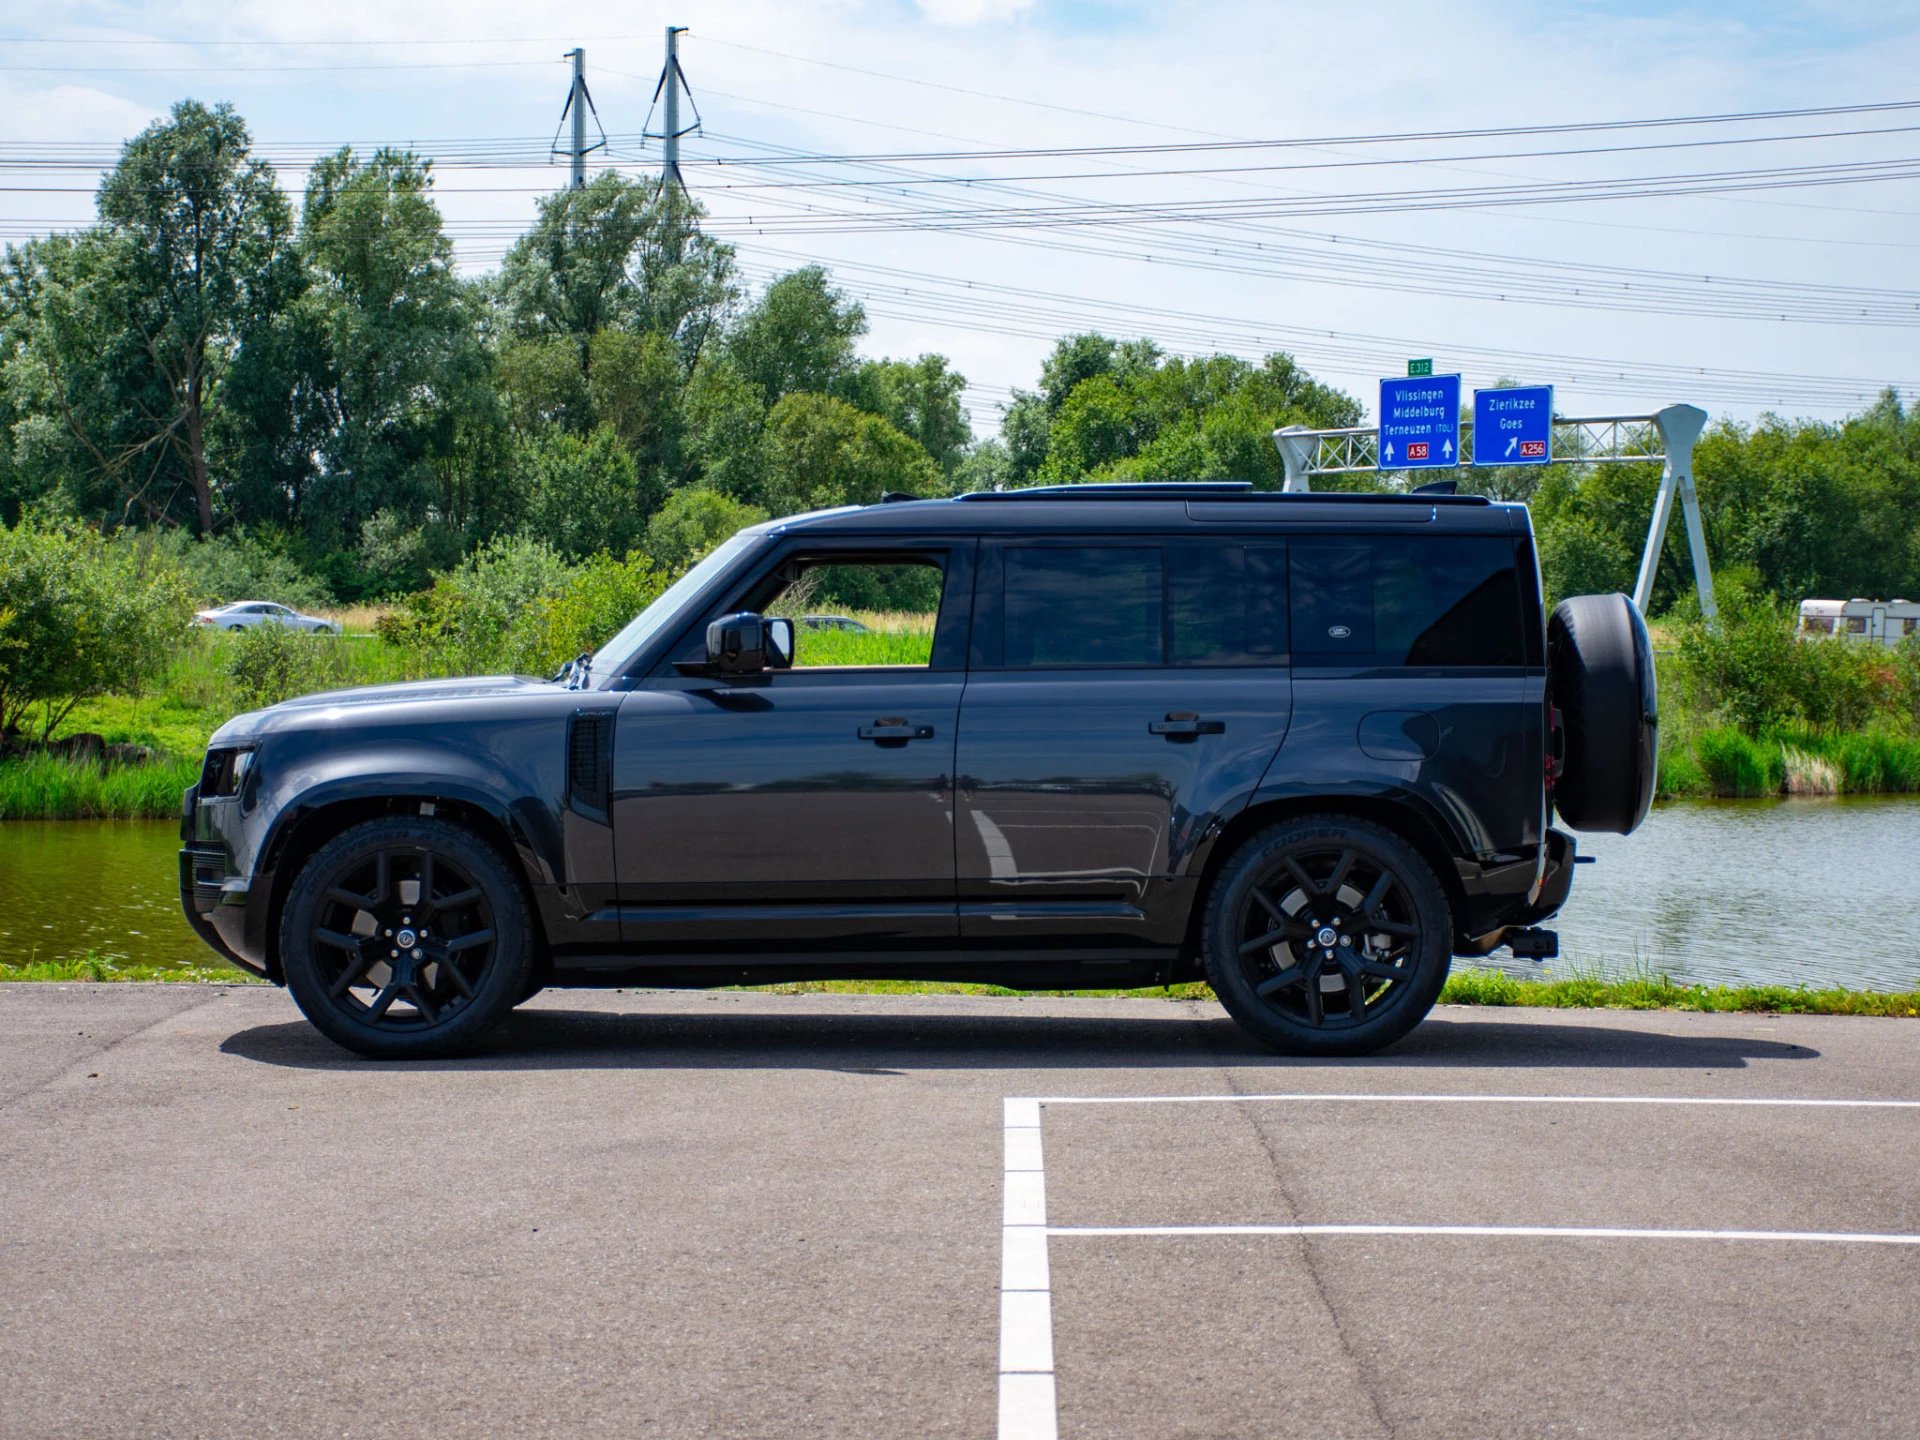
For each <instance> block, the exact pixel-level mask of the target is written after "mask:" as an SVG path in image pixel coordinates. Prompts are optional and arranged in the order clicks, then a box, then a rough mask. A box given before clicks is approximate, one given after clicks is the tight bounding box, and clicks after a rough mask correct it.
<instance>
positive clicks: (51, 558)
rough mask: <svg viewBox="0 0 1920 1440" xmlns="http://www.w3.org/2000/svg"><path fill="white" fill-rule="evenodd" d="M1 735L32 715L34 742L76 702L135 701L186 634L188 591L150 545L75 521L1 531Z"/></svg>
mask: <svg viewBox="0 0 1920 1440" xmlns="http://www.w3.org/2000/svg"><path fill="white" fill-rule="evenodd" d="M0 617H4V624H0V734H4V733H5V732H7V731H9V730H13V729H17V728H19V727H20V726H21V725H22V723H23V722H24V721H25V720H26V719H27V718H28V715H29V714H30V713H34V712H36V711H37V714H36V716H35V718H36V719H37V720H38V722H39V730H40V737H41V738H42V739H45V738H46V737H47V736H48V735H51V734H52V733H53V731H54V727H56V726H57V725H59V723H60V722H61V721H62V720H63V719H65V718H66V716H67V714H68V713H69V712H70V711H71V710H72V709H73V707H74V706H75V705H77V704H78V703H79V702H80V701H82V700H84V699H86V698H87V697H89V696H92V695H100V694H104V693H106V692H107V691H110V690H113V691H120V692H122V693H128V694H138V693H140V691H141V690H142V689H143V688H144V687H145V686H147V685H148V684H149V683H151V682H152V681H153V680H154V679H155V678H156V677H157V676H158V675H159V673H160V672H161V671H162V670H163V669H165V667H166V665H167V663H168V661H169V660H170V659H171V658H172V657H173V654H174V652H175V651H176V650H177V649H178V648H179V647H180V645H181V644H182V642H183V641H184V639H185V637H186V633H187V617H188V603H187V587H186V584H185V581H184V580H183V578H182V576H181V574H180V571H179V569H178V568H177V567H176V566H175V565H173V564H171V563H170V562H169V561H168V560H167V558H166V557H165V556H164V555H163V554H161V553H159V552H158V551H157V550H155V549H154V548H153V547H147V546H133V545H108V544H107V543H106V542H105V541H103V540H102V539H101V538H100V536H99V535H98V534H97V533H96V532H94V531H92V530H89V529H87V528H86V527H85V526H82V525H79V524H76V523H74V522H71V521H53V522H44V523H42V522H28V521H23V522H22V523H21V524H19V525H17V526H15V527H13V528H11V529H8V528H6V527H4V526H0Z"/></svg>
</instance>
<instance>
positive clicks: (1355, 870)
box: [1201, 815, 1453, 1055]
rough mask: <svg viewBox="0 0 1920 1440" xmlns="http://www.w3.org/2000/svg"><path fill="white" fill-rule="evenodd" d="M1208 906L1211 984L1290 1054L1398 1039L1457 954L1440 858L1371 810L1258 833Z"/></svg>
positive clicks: (1206, 954) (1370, 1048) (1204, 942)
mask: <svg viewBox="0 0 1920 1440" xmlns="http://www.w3.org/2000/svg"><path fill="white" fill-rule="evenodd" d="M1206 906H1207V909H1206V915H1205V921H1204V928H1203V930H1202V932H1201V934H1202V939H1201V946H1202V956H1201V958H1202V961H1203V963H1204V965H1205V967H1206V973H1207V980H1208V983H1210V984H1211V985H1212V986H1213V991H1214V994H1216V995H1218V996H1219V997H1220V1003H1221V1004H1222V1005H1224V1006H1226V1008H1227V1013H1228V1014H1230V1015H1232V1016H1233V1018H1234V1019H1235V1020H1237V1021H1239V1022H1240V1024H1241V1025H1242V1026H1244V1027H1245V1028H1246V1029H1247V1030H1249V1031H1250V1032H1252V1033H1253V1034H1254V1035H1255V1036H1256V1037H1258V1038H1259V1039H1260V1040H1262V1041H1263V1042H1265V1043H1266V1044H1267V1045H1269V1046H1271V1047H1272V1048H1273V1049H1275V1050H1277V1051H1279V1052H1280V1053H1281V1054H1283V1055H1370V1054H1372V1053H1373V1052H1374V1051H1376V1050H1379V1049H1381V1048H1383V1047H1384V1046H1387V1045H1391V1044H1392V1043H1393V1042H1394V1041H1396V1040H1398V1039H1400V1038H1401V1037H1402V1036H1403V1035H1405V1034H1406V1033H1407V1032H1408V1031H1409V1030H1411V1029H1413V1027H1414V1026H1416V1025H1418V1024H1419V1023H1420V1022H1421V1020H1423V1019H1425V1018H1426V1014H1427V1012H1428V1011H1429V1010H1431V1009H1432V1008H1433V1002H1434V1001H1435V1000H1437V999H1439V997H1440V987H1441V986H1442V985H1444V984H1445V983H1446V980H1447V969H1448V966H1449V965H1450V964H1451V963H1452V956H1453V925H1452V916H1451V913H1450V912H1449V910H1448V907H1447V898H1446V894H1445V892H1444V891H1443V890H1441V888H1440V882H1439V881H1438V880H1437V879H1435V878H1434V874H1433V869H1432V867H1431V866H1429V865H1428V864H1427V862H1426V861H1425V860H1424V859H1422V858H1421V855H1420V852H1419V851H1418V850H1416V849H1414V847H1413V846H1412V845H1410V844H1408V843H1407V841H1405V840H1404V839H1402V838H1401V837H1400V836H1399V835H1396V834H1395V833H1394V832H1393V831H1391V830H1389V829H1387V828H1386V827H1385V826H1382V825H1375V824H1372V823H1370V822H1368V821H1365V820H1355V819H1349V818H1347V817H1345V816H1333V815H1321V816H1305V817H1302V818H1301V819H1298V820H1289V821H1286V822H1283V823H1282V824H1279V825H1276V826H1274V827H1273V828H1272V829H1270V830H1265V831H1262V832H1261V833H1260V834H1258V835H1255V836H1253V837H1252V838H1250V839H1249V840H1247V841H1246V842H1245V843H1244V844H1243V845H1241V847H1240V848H1239V849H1238V850H1236V851H1235V852H1234V853H1233V854H1232V855H1231V856H1229V857H1228V858H1227V861H1226V864H1225V865H1224V866H1222V868H1221V870H1220V873H1219V875H1218V876H1217V877H1215V880H1214V883H1213V888H1212V889H1211V890H1210V891H1209V892H1208V895H1207V900H1206ZM1263 941H1265V942H1271V943H1261V942H1263ZM1348 942H1351V943H1348ZM1336 980H1337V982H1338V983H1337V984H1336V985H1329V984H1328V983H1326V982H1328V981H1336Z"/></svg>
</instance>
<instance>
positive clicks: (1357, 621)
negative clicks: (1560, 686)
mask: <svg viewBox="0 0 1920 1440" xmlns="http://www.w3.org/2000/svg"><path fill="white" fill-rule="evenodd" d="M1292 559H1293V564H1292V585H1291V590H1292V596H1293V637H1294V640H1293V643H1294V653H1295V656H1296V658H1298V659H1299V660H1302V661H1307V662H1317V663H1319V664H1340V663H1351V664H1356V665H1417V666H1434V665H1446V666H1457V665H1519V664H1523V663H1524V640H1525V633H1524V631H1523V630H1522V628H1521V619H1520V582H1519V576H1518V574H1517V573H1516V572H1515V570H1514V563H1513V545H1512V543H1511V542H1510V541H1507V540H1502V539H1496V538H1491V537H1489V538H1486V539H1479V538H1462V539H1424V538H1416V537H1398V536H1394V537H1380V538H1376V539H1359V538H1349V537H1340V538H1329V539H1325V540H1317V539H1298V540H1295V541H1294V542H1293V546H1292Z"/></svg>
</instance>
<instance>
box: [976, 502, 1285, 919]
mask: <svg viewBox="0 0 1920 1440" xmlns="http://www.w3.org/2000/svg"><path fill="white" fill-rule="evenodd" d="M1286 584H1287V582H1286V552H1285V549H1284V546H1283V545H1282V544H1281V543H1279V542H1277V541H1272V542H1247V543H1242V542H1240V541H1238V540H1230V539H1224V538H1223V539H1220V540H1189V539H1168V540H1165V541H1159V540H1148V541H1139V542H1135V541H1131V540H1113V541H1106V540H1098V541H1093V540H1087V541H1079V540H1076V541H1057V542H1056V541H1043V542H1035V543H1031V544H1018V543H1013V542H1008V543H1006V544H1002V545H993V546H989V547H988V548H987V549H986V550H985V551H984V553H983V555H982V563H981V573H980V580H979V585H978V587H977V602H976V618H975V625H974V634H975V638H976V648H975V655H974V669H973V671H972V673H971V675H970V678H969V681H968V686H967V692H966V698H965V700H964V702H963V704H962V707H961V713H960V747H959V753H958V756H957V759H956V767H957V773H958V775H959V787H960V788H959V806H958V811H957V820H958V830H957V833H956V836H955V843H956V845H957V847H958V849H957V866H958V873H959V886H960V913H961V922H960V923H961V933H962V935H963V936H966V937H968V938H970V939H973V940H976V941H1014V940H1018V941H1023V942H1029V943H1035V944H1039V945H1042V946H1046V945H1056V944H1057V945H1067V946H1073V947H1077V948H1099V947H1117V948H1122V949H1124V948H1126V947H1130V946H1140V945H1151V946H1160V947H1164V946H1169V945H1173V944H1177V943H1178V941H1179V935H1178V934H1177V933H1175V932H1177V930H1178V928H1179V926H1178V921H1179V920H1182V919H1184V916H1185V913H1186V905H1185V904H1183V903H1180V901H1181V899H1182V897H1181V896H1180V894H1179V892H1180V891H1181V890H1182V889H1183V888H1185V889H1191V887H1192V886H1193V884H1194V883H1195V877H1194V876H1193V875H1192V874H1191V868H1190V866H1189V865H1188V860H1189V858H1190V857H1191V855H1192V854H1193V852H1194V850H1195V848H1196V847H1197V846H1198V845H1199V844H1200V843H1201V841H1202V839H1203V838H1204V837H1205V836H1206V834H1207V832H1208V830H1209V828H1210V827H1211V826H1213V825H1214V824H1215V823H1216V822H1217V821H1219V820H1222V819H1224V818H1225V817H1226V816H1227V815H1230V814H1231V813H1232V812H1233V811H1234V810H1237V809H1238V808H1239V807H1240V806H1241V805H1243V804H1244V803H1245V801H1246V799H1247V797H1248V796H1249V795H1250V794H1251V793H1252V792H1253V790H1254V788H1255V787H1256V786H1257V785H1258V784H1259V782H1260V777H1261V775H1262V774H1263V773H1264V772H1265V770H1266V768H1267V765H1268V763H1269V762H1270V761H1271V760H1272V759H1273V756H1274V752H1275V751H1276V750H1277V749H1278V748H1279V745H1280V742H1281V740H1282V738H1283V737H1284V736H1285V734H1286V729H1287V721H1288V715H1289V710H1290V700H1289V694H1290V684H1289V678H1288V667H1287V662H1288V655H1287V626H1286ZM1169 925H1171V926H1172V929H1168V926H1169Z"/></svg>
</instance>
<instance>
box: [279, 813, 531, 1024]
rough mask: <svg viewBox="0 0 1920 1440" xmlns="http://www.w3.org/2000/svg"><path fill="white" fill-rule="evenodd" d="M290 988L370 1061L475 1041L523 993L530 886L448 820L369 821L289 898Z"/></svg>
mask: <svg viewBox="0 0 1920 1440" xmlns="http://www.w3.org/2000/svg"><path fill="white" fill-rule="evenodd" d="M280 955H281V964H282V967H283V968H284V970H285V972H286V978H287V988H288V989H289V990H291V991H292V992H293V998H294V1000H295V1001H296V1002H297V1003H298V1004H299V1006H300V1009H301V1011H302V1013H304V1014H305V1015H306V1017H307V1019H309V1020H311V1021H312V1022H313V1024H314V1026H315V1027H316V1028H317V1029H318V1030H320V1031H321V1033H322V1034H324V1035H326V1036H327V1037H328V1038H329V1039H330V1040H333V1041H335V1042H336V1043H338V1044H340V1045H344V1046H346V1048H347V1049H349V1050H355V1051H358V1052H359V1053H360V1054H362V1055H367V1056H371V1057H374V1058H377V1059H388V1060H411V1059H424V1058H428V1057H432V1056H440V1055H452V1054H456V1053H458V1052H460V1051H463V1050H467V1049H470V1048H472V1047H473V1046H474V1045H477V1044H478V1043H479V1042H480V1041H481V1040H482V1039H483V1038H484V1037H485V1036H486V1034H487V1032H488V1031H489V1030H491V1029H492V1028H493V1026H494V1024H495V1023H496V1022H497V1021H498V1020H499V1019H500V1018H501V1017H502V1016H503V1015H505V1014H506V1013H507V1011H508V1010H510V1009H512V1008H513V1006H514V1003H515V1002H516V1001H518V1000H519V999H520V997H521V994H522V993H523V992H524V991H525V989H526V987H527V981H528V976H529V972H530V971H531V969H532V961H533V926H532V920H531V915H530V911H529V909H528V905H527V901H526V896H525V893H524V892H523V891H522V889H521V887H520V884H519V880H518V878H517V877H516V876H515V875H514V873H513V871H512V870H511V868H509V865H508V862H507V861H506V860H505V859H503V858H502V857H501V855H500V854H499V852H498V851H496V850H495V849H494V848H493V847H492V846H491V845H489V844H487V843H486V842H485V841H483V840H482V839H480V837H479V836H477V835H475V834H473V832H472V831H470V830H467V829H465V828H463V827H461V826H459V825H455V824H453V823H451V822H449V821H446V820H435V819H424V818H423V819H406V818H399V817H395V818H391V819H384V820H370V821H367V822H366V823H364V824H361V825H356V826H354V827H353V828H352V829H350V830H347V831H344V832H343V833H342V834H340V835H338V836H336V837H335V838H334V839H332V840H330V841H328V842H327V843H326V844H325V845H323V846H321V847H320V849H319V850H317V851H316V852H315V853H314V854H313V856H312V857H311V858H310V859H309V860H308V861H307V862H306V864H305V865H303V866H302V867H301V869H300V872H299V874H298V875H297V876H296V877H295V878H294V882H293V888H292V890H291V891H290V892H289V893H288V896H287V904H286V910H285V915H284V918H283V919H282V921H281V931H280Z"/></svg>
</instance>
